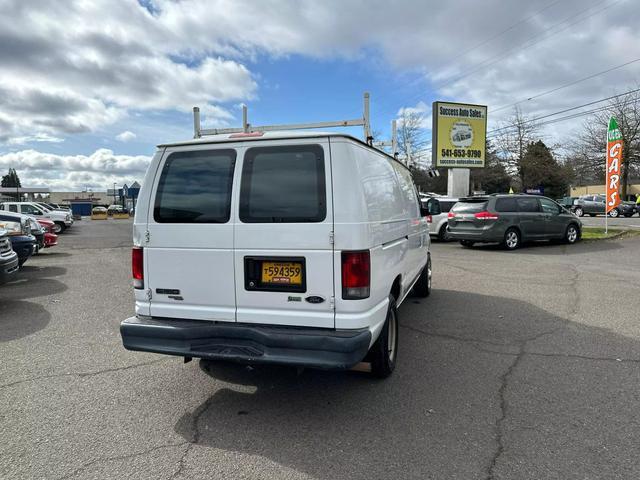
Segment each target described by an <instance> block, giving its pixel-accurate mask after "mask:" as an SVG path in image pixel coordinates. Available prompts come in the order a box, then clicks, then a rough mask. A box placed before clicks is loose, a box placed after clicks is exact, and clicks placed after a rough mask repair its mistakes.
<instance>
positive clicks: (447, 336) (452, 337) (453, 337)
mask: <svg viewBox="0 0 640 480" xmlns="http://www.w3.org/2000/svg"><path fill="white" fill-rule="evenodd" d="M400 326H401V327H403V328H406V329H407V330H411V331H412V332H416V333H420V334H422V335H424V336H427V337H434V338H443V339H445V340H453V341H455V342H462V343H471V344H473V343H480V344H483V345H491V346H494V347H517V346H518V344H517V343H501V342H492V341H490V340H481V339H478V338H469V337H459V336H457V335H451V334H449V333H435V332H427V331H426V330H422V329H420V328H416V327H412V326H409V325H405V324H402V323H401V324H400ZM487 352H489V353H504V354H505V355H516V353H507V352H498V351H493V350H487Z"/></svg>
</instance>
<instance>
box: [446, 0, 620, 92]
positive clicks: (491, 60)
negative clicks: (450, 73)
mask: <svg viewBox="0 0 640 480" xmlns="http://www.w3.org/2000/svg"><path fill="white" fill-rule="evenodd" d="M621 1H622V0H614V1H613V2H612V3H610V4H608V5H606V6H605V7H603V8H601V9H600V10H596V11H595V12H592V13H590V14H589V15H587V16H585V17H583V18H580V19H578V20H576V21H575V22H572V23H570V24H568V25H565V26H564V27H562V28H561V29H559V30H557V31H555V32H553V33H551V34H549V35H546V36H544V37H542V38H541V39H539V40H537V41H535V42H532V43H530V44H528V45H525V46H521V47H513V48H510V49H509V50H506V51H505V52H503V53H501V54H498V55H496V56H494V57H491V58H488V59H486V60H484V61H483V62H481V63H480V64H478V65H476V66H475V67H474V68H472V69H471V70H467V71H466V72H464V73H463V74H462V75H460V76H458V77H456V78H455V79H454V80H451V81H446V82H442V83H440V84H439V85H438V86H436V87H435V88H440V87H443V86H444V85H446V84H448V83H455V82H458V81H460V80H462V79H463V78H466V77H468V76H469V75H471V74H472V73H476V72H477V71H479V70H482V69H484V68H486V67H488V66H490V65H493V64H495V63H497V62H499V61H500V60H502V59H503V58H505V57H507V56H509V54H511V53H512V52H514V51H516V50H521V51H522V50H526V49H528V48H531V47H533V46H534V45H537V44H538V43H540V42H542V41H544V40H547V39H549V38H551V37H553V36H554V35H557V34H558V33H560V32H563V31H565V30H566V29H568V28H570V27H572V26H574V25H575V24H577V23H580V22H583V21H584V20H587V19H588V18H591V17H593V16H594V15H596V14H598V13H600V12H603V11H604V10H607V9H609V8H611V7H613V6H614V5H616V4H618V3H620V2H621ZM594 7H595V5H593V6H591V7H589V8H586V9H584V10H581V11H580V12H578V13H576V14H574V15H570V16H569V17H567V18H565V19H564V20H562V21H560V22H558V23H556V24H554V25H552V26H551V27H549V28H547V29H545V30H543V31H542V33H545V32H547V31H549V30H551V29H553V28H555V27H557V26H558V25H561V24H563V23H565V22H567V21H568V20H571V19H572V18H575V17H577V16H578V15H580V14H582V13H584V12H587V11H589V10H591V9H592V8H594ZM538 36H540V34H538V35H534V36H533V37H531V38H530V39H529V40H532V39H534V38H536V37H538ZM525 44H526V42H525ZM487 62H489V63H487Z"/></svg>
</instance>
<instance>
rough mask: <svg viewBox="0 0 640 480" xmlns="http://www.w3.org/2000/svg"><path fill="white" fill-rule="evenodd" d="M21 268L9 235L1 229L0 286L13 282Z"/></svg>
mask: <svg viewBox="0 0 640 480" xmlns="http://www.w3.org/2000/svg"><path fill="white" fill-rule="evenodd" d="M0 222H1V220H0ZM19 268H20V266H19V264H18V254H17V253H16V252H15V251H14V250H13V248H12V246H11V240H10V239H9V233H8V232H7V230H5V229H4V228H2V227H0V284H3V283H7V282H8V281H9V280H11V279H12V278H13V277H14V275H15V274H16V272H17V271H18V269H19Z"/></svg>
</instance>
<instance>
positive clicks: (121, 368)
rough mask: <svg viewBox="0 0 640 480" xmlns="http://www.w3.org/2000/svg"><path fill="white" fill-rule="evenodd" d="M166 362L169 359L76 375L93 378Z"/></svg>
mask: <svg viewBox="0 0 640 480" xmlns="http://www.w3.org/2000/svg"><path fill="white" fill-rule="evenodd" d="M168 360H171V358H170V357H169V358H160V359H158V360H151V361H150V362H143V363H134V364H133V365H126V366H124V367H113V368H105V369H103V370H97V371H95V372H85V373H78V374H77V375H78V376H79V377H80V378H85V377H93V376H95V375H102V374H103V373H111V372H120V371H122V370H130V369H132V368H138V367H146V366H148V365H155V364H156V363H162V362H166V361H168Z"/></svg>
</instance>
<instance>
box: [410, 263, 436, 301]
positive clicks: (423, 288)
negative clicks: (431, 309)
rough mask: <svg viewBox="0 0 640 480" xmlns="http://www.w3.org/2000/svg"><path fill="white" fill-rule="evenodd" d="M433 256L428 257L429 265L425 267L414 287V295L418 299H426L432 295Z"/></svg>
mask: <svg viewBox="0 0 640 480" xmlns="http://www.w3.org/2000/svg"><path fill="white" fill-rule="evenodd" d="M431 272H432V270H431V255H428V256H427V264H426V265H425V266H424V268H423V269H422V271H421V272H420V276H419V277H418V281H417V282H416V283H415V285H414V286H413V290H412V293H413V295H414V296H416V297H421V298H425V297H428V296H429V295H430V294H431V278H432V274H431Z"/></svg>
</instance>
